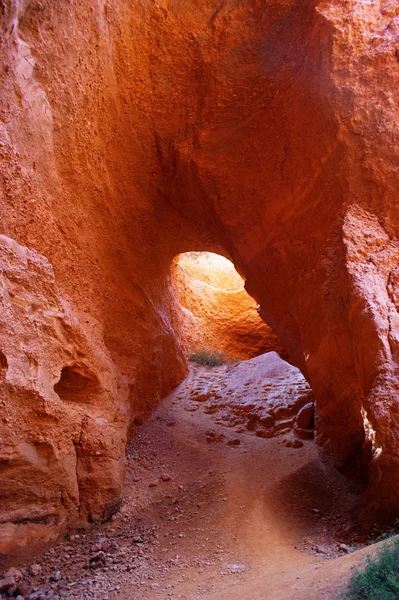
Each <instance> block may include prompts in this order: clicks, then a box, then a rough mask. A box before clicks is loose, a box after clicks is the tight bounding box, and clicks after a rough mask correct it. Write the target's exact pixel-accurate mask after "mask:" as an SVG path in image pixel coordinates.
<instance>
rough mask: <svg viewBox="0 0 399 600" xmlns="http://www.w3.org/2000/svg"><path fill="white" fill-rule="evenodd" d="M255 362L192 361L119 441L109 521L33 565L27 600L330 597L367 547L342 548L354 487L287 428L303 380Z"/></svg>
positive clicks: (268, 361)
mask: <svg viewBox="0 0 399 600" xmlns="http://www.w3.org/2000/svg"><path fill="white" fill-rule="evenodd" d="M264 357H266V358H263V357H258V358H257V359H253V360H252V361H247V362H245V363H240V364H239V365H236V366H223V367H218V368H215V369H212V370H210V369H207V368H206V367H200V366H193V368H192V370H191V372H190V374H189V376H188V378H187V379H186V380H185V382H183V383H182V385H181V386H180V387H179V388H177V390H175V391H174V392H173V393H172V394H171V395H170V396H169V397H168V398H166V399H165V400H164V401H163V402H162V404H161V405H160V406H159V408H158V409H157V411H156V412H155V413H154V414H153V416H152V417H151V419H149V420H148V421H147V422H146V423H145V424H144V425H143V426H141V427H140V428H139V431H138V434H137V436H136V437H135V438H134V439H133V440H132V442H131V443H130V444H129V446H128V452H127V457H128V473H127V479H126V486H125V496H124V501H123V505H122V507H121V510H120V513H119V514H118V515H117V516H116V517H114V520H113V521H112V522H111V523H109V524H108V525H107V526H102V527H97V528H95V529H93V530H92V531H91V532H90V533H83V534H81V535H80V536H74V537H73V538H72V539H71V540H70V541H69V542H66V543H65V544H63V545H61V546H58V547H57V548H55V549H53V550H51V551H50V552H48V553H47V554H46V555H45V556H44V557H43V558H42V559H41V561H39V563H37V564H36V565H34V566H33V572H36V573H37V575H36V577H35V578H33V585H34V586H35V588H34V589H36V590H38V591H37V592H36V594H39V595H37V596H36V598H37V599H39V598H47V597H52V598H82V599H108V600H116V599H119V600H146V599H148V600H158V599H159V600H161V599H170V598H172V599H177V598H182V599H186V600H197V599H198V600H224V599H226V600H227V599H229V600H236V599H237V600H238V599H240V600H243V599H244V600H245V599H247V598H248V599H251V600H256V599H258V598H259V599H262V600H321V599H326V600H334V599H335V598H336V597H337V590H338V587H339V586H340V585H341V584H342V583H343V582H344V581H345V580H346V579H347V578H348V576H349V575H350V572H351V567H352V565H353V564H358V563H359V562H361V560H362V555H363V554H364V553H365V552H369V549H368V548H366V549H365V550H363V551H361V552H360V553H359V552H353V553H348V554H347V553H346V551H347V550H348V549H349V550H352V548H353V549H354V547H355V546H356V544H354V539H355V540H356V537H355V534H354V530H353V520H352V517H353V514H355V512H356V507H357V494H356V490H355V489H354V488H350V487H349V486H348V482H347V481H346V480H345V479H344V478H343V477H341V476H340V475H339V474H338V473H337V472H336V471H335V470H334V469H333V468H332V467H331V466H330V465H329V463H328V461H326V459H325V458H323V457H322V456H321V455H320V453H319V452H318V450H317V449H316V447H315V446H314V444H313V441H312V440H302V439H301V437H306V435H305V436H304V435H303V432H302V434H301V436H300V437H298V435H297V434H295V435H294V433H293V431H294V430H293V425H294V422H295V416H296V413H297V412H298V410H299V409H300V408H301V406H303V405H304V404H306V403H308V401H309V399H310V398H311V396H310V391H309V388H308V386H307V384H306V382H305V381H304V380H303V378H302V376H301V375H300V374H299V372H298V371H297V370H296V369H294V368H293V367H291V366H289V365H287V363H283V361H281V360H280V359H279V358H278V357H277V355H275V354H274V353H270V354H269V355H264ZM267 357H268V358H267ZM299 433H300V432H299ZM307 433H308V434H309V430H308V432H307ZM270 436H271V437H270ZM308 437H309V435H308ZM295 440H297V441H298V444H297V443H293V442H294V441H295ZM295 446H298V447H295ZM342 543H343V544H346V545H347V546H351V545H352V548H347V547H345V546H341V547H340V545H341V544H342ZM26 572H27V573H29V572H30V573H31V574H32V567H31V570H30V571H29V569H27V571H26ZM24 574H25V573H24ZM31 579H32V577H31ZM48 593H50V595H48ZM51 593H52V594H53V595H51ZM40 594H42V595H41V596H40Z"/></svg>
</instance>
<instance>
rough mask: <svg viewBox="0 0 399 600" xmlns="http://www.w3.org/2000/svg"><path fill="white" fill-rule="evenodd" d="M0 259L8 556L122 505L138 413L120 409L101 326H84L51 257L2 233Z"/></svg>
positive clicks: (3, 524)
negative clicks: (130, 435) (133, 416)
mask: <svg viewBox="0 0 399 600" xmlns="http://www.w3.org/2000/svg"><path fill="white" fill-rule="evenodd" d="M0 264H1V267H2V271H1V316H0V326H1V339H2V345H1V348H2V350H1V355H0V356H1V387H0V392H1V405H2V426H1V452H0V465H1V469H0V487H1V490H2V510H1V518H0V552H1V553H3V554H10V553H12V552H13V551H14V550H15V546H24V545H26V544H28V543H32V542H38V543H39V542H40V543H44V542H46V541H49V540H51V539H54V538H56V536H57V534H58V533H59V532H60V531H61V530H62V529H63V528H64V527H65V525H66V524H67V523H68V521H71V520H72V521H75V522H79V521H87V520H89V521H95V520H103V519H104V518H106V517H107V516H108V515H109V516H110V515H112V513H113V512H114V511H115V510H117V508H118V502H119V497H120V492H121V486H122V483H123V475H124V445H125V443H126V439H127V435H126V432H127V426H128V413H129V410H128V405H127V402H126V401H125V402H119V403H118V404H117V405H115V397H117V390H116V389H115V385H116V381H117V377H116V374H115V364H114V363H113V361H112V360H111V359H110V357H109V356H108V354H107V352H106V349H105V347H104V344H103V342H102V340H101V338H100V337H99V336H98V334H97V333H96V331H95V330H96V323H94V322H91V323H89V322H88V321H87V323H86V324H85V326H82V324H81V323H80V322H79V319H78V318H77V316H76V315H74V313H73V311H72V310H71V307H70V306H69V304H68V302H67V301H66V299H65V298H62V297H61V296H60V294H59V292H58V290H57V287H56V284H55V280H54V272H53V269H52V267H51V265H50V264H49V262H48V261H47V260H46V259H45V258H44V257H43V256H41V255H39V254H38V253H37V252H35V251H34V250H32V249H28V248H26V247H24V246H20V245H19V244H17V243H16V242H15V241H13V240H12V239H11V238H7V237H5V236H0ZM97 326H98V325H97ZM19 550H20V548H19ZM29 550H30V551H31V550H32V548H29Z"/></svg>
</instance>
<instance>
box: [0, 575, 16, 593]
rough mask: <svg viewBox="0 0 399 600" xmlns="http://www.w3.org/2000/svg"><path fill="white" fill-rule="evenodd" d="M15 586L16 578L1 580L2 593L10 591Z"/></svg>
mask: <svg viewBox="0 0 399 600" xmlns="http://www.w3.org/2000/svg"><path fill="white" fill-rule="evenodd" d="M14 585H15V579H14V577H3V579H0V592H7V591H8V590H9V589H11V588H12V587H14Z"/></svg>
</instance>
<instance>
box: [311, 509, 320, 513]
mask: <svg viewBox="0 0 399 600" xmlns="http://www.w3.org/2000/svg"><path fill="white" fill-rule="evenodd" d="M312 512H314V514H315V515H318V514H320V511H319V509H318V508H312Z"/></svg>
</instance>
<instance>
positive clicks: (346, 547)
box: [338, 544, 351, 553]
mask: <svg viewBox="0 0 399 600" xmlns="http://www.w3.org/2000/svg"><path fill="white" fill-rule="evenodd" d="M338 549H339V550H342V552H346V553H349V552H350V551H351V549H350V548H349V546H347V545H346V544H339V546H338Z"/></svg>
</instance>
